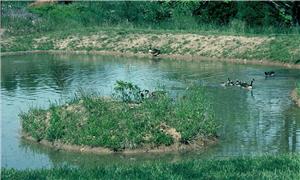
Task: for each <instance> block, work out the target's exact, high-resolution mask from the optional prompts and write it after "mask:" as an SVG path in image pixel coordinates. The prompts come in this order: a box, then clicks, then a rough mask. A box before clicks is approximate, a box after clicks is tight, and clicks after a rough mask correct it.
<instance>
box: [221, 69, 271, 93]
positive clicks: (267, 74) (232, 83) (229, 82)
mask: <svg viewBox="0 0 300 180" xmlns="http://www.w3.org/2000/svg"><path fill="white" fill-rule="evenodd" d="M274 75H275V72H274V71H269V72H265V77H266V78H267V77H273V76H274ZM254 81H255V79H252V80H251V82H250V83H247V82H245V81H240V80H236V81H232V80H230V78H228V80H227V81H226V82H222V83H221V86H237V87H242V88H244V89H252V88H253V82H254Z"/></svg>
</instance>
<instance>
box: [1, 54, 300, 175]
mask: <svg viewBox="0 0 300 180" xmlns="http://www.w3.org/2000/svg"><path fill="white" fill-rule="evenodd" d="M1 67H2V69H1V70H2V71H1V112H2V114H1V116H2V117H1V123H2V130H1V133H2V141H1V142H2V154H1V156H2V158H1V159H2V167H14V168H20V169H22V168H41V167H52V166H60V165H63V164H67V165H70V166H78V165H80V166H89V167H91V166H98V165H106V164H108V163H110V164H113V163H118V164H119V163H140V162H145V161H154V160H155V161H156V160H161V161H179V160H182V159H187V158H210V157H223V156H225V157H226V156H237V155H249V154H262V153H286V152H300V110H299V108H297V107H295V105H294V104H293V102H291V100H290V98H289V93H290V91H291V90H292V89H293V88H294V86H295V82H296V81H299V80H300V72H299V71H298V70H290V69H284V68H278V67H262V66H252V65H251V66H250V65H249V66H246V65H233V64H225V63H217V62H213V63H212V62H185V61H172V60H166V59H159V60H157V59H134V58H119V57H110V56H92V55H25V56H9V57H2V60H1ZM269 70H275V71H276V77H274V78H267V79H266V78H265V77H264V74H263V73H264V71H269ZM227 77H230V78H231V79H241V80H247V81H250V80H251V79H252V78H255V84H254V89H253V90H252V91H248V90H243V89H240V88H237V87H226V88H224V87H221V86H220V84H219V83H220V82H221V81H225V80H226V79H227ZM116 80H125V81H131V82H134V83H136V84H138V85H139V86H141V87H142V88H147V89H154V88H155V87H159V86H164V87H165V88H166V89H167V90H168V91H170V92H171V93H172V94H175V95H176V94H178V93H180V92H181V91H182V90H184V89H185V88H186V87H188V86H190V85H191V84H198V85H201V86H204V87H205V89H206V91H207V98H209V99H210V102H211V106H212V107H213V109H214V111H215V117H216V120H217V121H218V122H219V123H220V128H219V130H218V133H219V135H220V141H219V143H218V144H217V145H214V146H212V147H209V148H208V149H204V150H201V151H194V152H186V153H168V154H160V155H157V154H155V155H153V154H140V155H122V154H114V155H93V154H79V153H75V152H64V151H55V150H53V149H50V148H47V147H43V146H41V145H39V144H36V143H32V142H28V141H26V140H23V139H21V138H20V121H19V118H18V114H19V113H20V112H22V111H25V112H26V111H27V110H28V109H29V107H42V108H47V107H48V106H49V104H50V101H51V102H54V101H60V100H63V101H64V100H67V99H68V98H71V97H72V96H73V95H74V93H75V92H76V91H77V90H78V89H79V88H85V89H92V90H97V91H100V92H101V93H102V94H103V95H108V94H110V93H111V92H112V87H113V85H114V83H115V81H116Z"/></svg>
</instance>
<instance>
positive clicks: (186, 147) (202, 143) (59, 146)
mask: <svg viewBox="0 0 300 180" xmlns="http://www.w3.org/2000/svg"><path fill="white" fill-rule="evenodd" d="M22 138H24V139H26V140H29V141H32V142H37V143H39V144H42V145H44V146H47V147H51V148H53V149H56V150H65V151H72V152H81V153H93V154H112V153H123V154H139V153H166V152H185V151H193V150H199V149H204V148H205V147H207V146H210V145H213V144H216V142H217V139H216V138H209V139H205V138H201V139H198V140H196V141H193V142H192V143H190V144H181V143H176V144H173V145H170V146H158V147H155V148H153V147H143V148H137V149H124V150H123V151H117V152H116V151H113V150H111V149H109V148H103V147H91V146H79V145H70V144H63V143H61V142H59V141H55V142H50V141H47V140H41V141H37V140H36V139H34V138H33V137H32V136H29V135H28V134H26V133H24V132H23V133H22Z"/></svg>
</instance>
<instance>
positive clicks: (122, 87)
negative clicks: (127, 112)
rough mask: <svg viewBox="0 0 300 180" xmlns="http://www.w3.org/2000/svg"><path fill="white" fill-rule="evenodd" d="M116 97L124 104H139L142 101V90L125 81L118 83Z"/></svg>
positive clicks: (115, 88)
mask: <svg viewBox="0 0 300 180" xmlns="http://www.w3.org/2000/svg"><path fill="white" fill-rule="evenodd" d="M114 91H115V92H114V94H113V95H114V97H116V98H117V99H121V100H122V101H123V102H133V101H135V102H138V101H140V100H141V95H140V92H141V88H140V87H138V86H137V85H135V84H132V83H130V82H125V81H117V82H116V84H115V87H114Z"/></svg>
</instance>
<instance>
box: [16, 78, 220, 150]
mask: <svg viewBox="0 0 300 180" xmlns="http://www.w3.org/2000/svg"><path fill="white" fill-rule="evenodd" d="M139 89H140V88H139V87H138V86H136V85H133V84H132V83H128V82H121V81H117V84H116V86H115V92H114V93H115V94H117V95H116V96H114V97H113V98H111V97H99V96H96V95H93V94H90V93H81V95H80V96H78V95H77V96H76V97H75V98H74V99H73V100H72V101H70V102H69V103H67V104H65V105H56V106H51V107H50V108H49V109H48V110H41V109H34V108H33V109H31V110H29V112H27V113H22V114H21V115H20V118H21V120H22V127H23V131H24V132H25V133H27V134H28V136H32V137H33V138H35V139H36V140H38V141H39V140H42V139H46V140H48V141H51V142H54V141H60V142H63V143H66V144H74V145H87V146H91V147H106V148H110V149H111V150H114V151H120V150H123V149H135V148H143V147H145V146H146V147H150V148H154V147H158V146H160V145H165V146H169V145H172V144H182V143H184V144H190V143H193V141H196V140H199V139H207V138H211V137H215V135H216V128H217V125H216V122H215V121H214V117H213V112H212V110H211V108H210V106H209V104H208V101H207V99H206V98H205V93H204V90H203V89H201V88H198V87H194V88H191V89H190V90H187V91H186V92H185V93H184V96H182V97H178V98H176V99H174V98H171V97H169V96H168V95H167V94H166V93H165V92H164V91H154V92H149V93H150V94H149V95H147V96H144V98H141V97H138V94H139V93H141V92H140V91H137V90H139Z"/></svg>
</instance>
